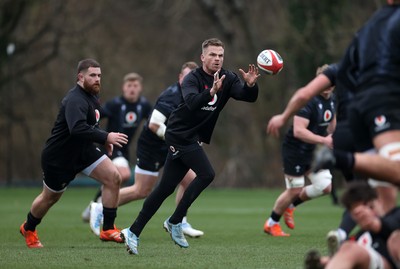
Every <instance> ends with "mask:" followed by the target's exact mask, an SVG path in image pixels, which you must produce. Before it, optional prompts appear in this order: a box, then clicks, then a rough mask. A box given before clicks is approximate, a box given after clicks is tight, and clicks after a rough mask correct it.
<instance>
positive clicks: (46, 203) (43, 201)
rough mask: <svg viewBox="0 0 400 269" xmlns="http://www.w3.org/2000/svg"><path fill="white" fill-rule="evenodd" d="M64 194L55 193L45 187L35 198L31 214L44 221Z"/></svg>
mask: <svg viewBox="0 0 400 269" xmlns="http://www.w3.org/2000/svg"><path fill="white" fill-rule="evenodd" d="M63 193H64V192H54V191H52V190H50V189H49V188H47V186H46V185H44V186H43V189H42V192H41V193H40V194H39V196H37V197H36V198H35V200H34V201H33V203H32V207H31V213H32V215H33V216H34V217H35V218H38V219H42V218H43V217H44V216H45V215H46V213H47V211H49V209H50V208H51V207H52V206H53V205H54V204H55V203H57V201H58V200H60V198H61V196H62V195H63Z"/></svg>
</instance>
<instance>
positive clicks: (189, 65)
mask: <svg viewBox="0 0 400 269" xmlns="http://www.w3.org/2000/svg"><path fill="white" fill-rule="evenodd" d="M197 67H199V65H198V64H197V63H195V62H186V63H184V64H183V65H182V68H181V72H182V71H183V70H185V68H189V69H190V70H193V69H196V68H197Z"/></svg>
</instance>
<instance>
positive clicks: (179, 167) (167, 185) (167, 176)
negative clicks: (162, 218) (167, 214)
mask: <svg viewBox="0 0 400 269" xmlns="http://www.w3.org/2000/svg"><path fill="white" fill-rule="evenodd" d="M187 171H188V168H187V167H186V166H185V165H184V164H183V163H182V162H181V160H180V158H177V159H174V160H173V159H172V157H171V156H170V155H168V157H167V160H166V162H165V167H164V173H163V175H162V177H161V180H160V183H159V184H158V186H157V187H156V188H155V189H154V190H153V191H152V192H151V193H150V195H149V196H148V197H147V198H146V200H145V201H144V203H143V207H142V210H141V211H140V213H139V215H138V217H137V218H136V220H135V221H134V222H133V224H132V226H131V227H130V231H131V232H132V233H133V234H135V235H136V236H137V237H139V236H140V234H141V232H142V230H143V229H144V227H145V226H146V224H147V222H148V221H149V220H150V219H151V218H152V217H153V215H154V214H155V213H156V212H157V210H158V209H159V208H160V206H161V204H162V203H163V202H164V200H165V199H166V198H167V197H168V196H170V195H171V194H172V193H173V192H174V191H175V188H176V186H177V185H178V184H179V182H180V181H181V180H182V178H183V177H184V176H185V174H186V173H187Z"/></svg>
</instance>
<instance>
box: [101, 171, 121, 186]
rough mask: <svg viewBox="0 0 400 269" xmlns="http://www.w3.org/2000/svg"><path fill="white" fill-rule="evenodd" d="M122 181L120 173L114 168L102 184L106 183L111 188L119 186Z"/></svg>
mask: <svg viewBox="0 0 400 269" xmlns="http://www.w3.org/2000/svg"><path fill="white" fill-rule="evenodd" d="M121 182H122V177H121V174H120V173H119V171H118V170H117V169H114V170H113V171H111V172H110V174H109V176H108V178H107V182H105V184H104V185H108V186H109V187H113V188H120V186H121Z"/></svg>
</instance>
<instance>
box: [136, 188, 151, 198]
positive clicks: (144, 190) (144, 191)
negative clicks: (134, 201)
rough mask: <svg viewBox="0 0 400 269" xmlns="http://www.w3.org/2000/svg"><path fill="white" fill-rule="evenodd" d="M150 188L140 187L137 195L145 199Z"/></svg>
mask: <svg viewBox="0 0 400 269" xmlns="http://www.w3.org/2000/svg"><path fill="white" fill-rule="evenodd" d="M151 190H152V188H150V187H147V186H146V187H144V188H140V189H139V192H138V197H139V199H145V198H146V197H147V196H149V195H150V193H151Z"/></svg>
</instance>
